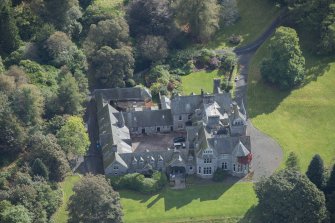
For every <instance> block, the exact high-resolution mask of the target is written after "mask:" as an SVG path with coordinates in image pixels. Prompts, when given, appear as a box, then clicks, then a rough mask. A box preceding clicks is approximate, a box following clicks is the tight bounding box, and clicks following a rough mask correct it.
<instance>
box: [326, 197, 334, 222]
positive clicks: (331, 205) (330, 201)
mask: <svg viewBox="0 0 335 223" xmlns="http://www.w3.org/2000/svg"><path fill="white" fill-rule="evenodd" d="M326 205H327V209H328V211H329V214H330V222H331V223H334V222H335V192H332V193H331V194H328V195H327V203H326Z"/></svg>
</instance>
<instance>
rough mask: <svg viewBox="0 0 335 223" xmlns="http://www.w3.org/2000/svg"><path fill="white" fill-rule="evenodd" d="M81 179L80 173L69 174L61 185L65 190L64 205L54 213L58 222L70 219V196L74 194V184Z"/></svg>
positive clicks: (63, 222)
mask: <svg viewBox="0 0 335 223" xmlns="http://www.w3.org/2000/svg"><path fill="white" fill-rule="evenodd" d="M79 180H80V176H79V175H73V176H68V177H66V178H65V180H64V181H63V182H61V183H60V186H61V188H62V190H63V203H62V206H61V207H60V208H59V209H58V210H57V212H56V213H55V214H54V215H53V217H52V219H53V221H54V222H57V223H66V222H67V220H68V211H67V205H68V201H69V199H70V197H71V196H72V195H73V186H74V185H75V183H77V182H78V181H79Z"/></svg>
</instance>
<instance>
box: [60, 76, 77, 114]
mask: <svg viewBox="0 0 335 223" xmlns="http://www.w3.org/2000/svg"><path fill="white" fill-rule="evenodd" d="M82 102H83V98H82V97H81V94H80V92H79V88H78V84H77V82H76V80H75V78H74V77H73V76H72V75H71V74H70V73H66V74H64V76H63V77H62V79H61V81H60V83H59V89H58V105H59V107H60V109H61V112H62V113H65V114H71V115H74V114H79V113H80V112H81V111H82V110H83V107H82Z"/></svg>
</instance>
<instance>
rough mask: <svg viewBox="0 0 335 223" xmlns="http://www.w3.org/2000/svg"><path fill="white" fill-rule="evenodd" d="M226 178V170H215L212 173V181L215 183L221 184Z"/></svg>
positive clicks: (227, 174)
mask: <svg viewBox="0 0 335 223" xmlns="http://www.w3.org/2000/svg"><path fill="white" fill-rule="evenodd" d="M227 176H229V173H228V171H227V170H222V169H217V170H215V172H214V175H213V180H214V181H215V182H221V181H223V180H224V179H226V177H227Z"/></svg>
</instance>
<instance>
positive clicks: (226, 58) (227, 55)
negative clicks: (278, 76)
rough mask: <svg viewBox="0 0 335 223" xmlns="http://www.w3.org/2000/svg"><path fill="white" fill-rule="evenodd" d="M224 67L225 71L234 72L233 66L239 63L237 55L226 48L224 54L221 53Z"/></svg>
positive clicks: (222, 66) (222, 67)
mask: <svg viewBox="0 0 335 223" xmlns="http://www.w3.org/2000/svg"><path fill="white" fill-rule="evenodd" d="M219 57H220V61H221V66H220V69H222V70H223V71H225V72H232V70H233V68H234V67H236V65H237V61H238V60H237V56H236V54H235V53H234V52H233V51H231V50H226V51H225V52H224V53H223V54H222V55H219Z"/></svg>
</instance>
